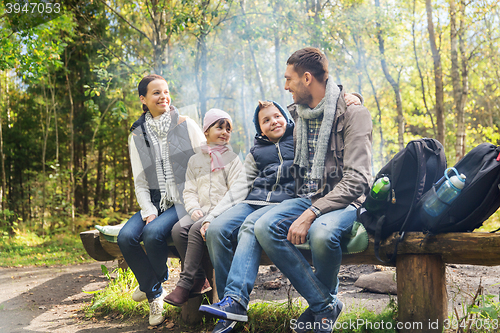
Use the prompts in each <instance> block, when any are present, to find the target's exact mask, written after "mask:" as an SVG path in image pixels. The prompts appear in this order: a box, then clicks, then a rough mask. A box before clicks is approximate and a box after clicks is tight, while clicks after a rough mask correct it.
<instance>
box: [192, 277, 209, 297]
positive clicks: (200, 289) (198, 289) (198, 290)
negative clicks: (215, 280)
mask: <svg viewBox="0 0 500 333" xmlns="http://www.w3.org/2000/svg"><path fill="white" fill-rule="evenodd" d="M210 290H212V287H211V286H210V282H208V279H206V278H205V279H196V280H194V284H193V288H191V292H190V293H189V298H192V297H196V296H198V295H203V294H204V293H208V292H209V291H210Z"/></svg>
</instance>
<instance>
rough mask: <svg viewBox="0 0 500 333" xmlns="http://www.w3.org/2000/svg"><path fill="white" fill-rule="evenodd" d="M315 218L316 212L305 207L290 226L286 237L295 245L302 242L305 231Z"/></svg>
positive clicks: (304, 238)
mask: <svg viewBox="0 0 500 333" xmlns="http://www.w3.org/2000/svg"><path fill="white" fill-rule="evenodd" d="M315 219H316V214H314V212H313V211H312V210H310V209H306V210H305V211H304V212H303V213H302V215H300V216H299V217H298V218H297V219H296V220H295V221H294V222H293V223H292V225H291V226H290V229H289V230H288V236H287V239H288V240H289V241H290V242H292V244H295V245H299V244H304V243H305V242H306V237H307V232H308V231H309V228H310V227H311V224H312V223H313V222H314V220H315Z"/></svg>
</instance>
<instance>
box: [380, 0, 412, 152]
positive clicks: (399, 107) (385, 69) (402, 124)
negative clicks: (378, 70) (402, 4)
mask: <svg viewBox="0 0 500 333" xmlns="http://www.w3.org/2000/svg"><path fill="white" fill-rule="evenodd" d="M375 6H376V7H377V8H378V9H380V1H379V0H375ZM376 24H377V39H378V49H379V51H380V55H381V59H380V63H381V65H382V70H383V72H384V76H385V78H386V79H387V81H389V83H390V85H391V87H392V90H393V91H394V95H395V97H396V110H397V114H398V144H399V149H400V150H403V149H404V133H405V119H404V116H403V101H402V100H401V92H400V89H399V78H398V82H396V80H394V78H393V77H392V75H391V73H390V72H389V68H388V67H387V63H386V61H385V47H384V37H383V36H382V29H381V27H380V23H378V22H377V23H376Z"/></svg>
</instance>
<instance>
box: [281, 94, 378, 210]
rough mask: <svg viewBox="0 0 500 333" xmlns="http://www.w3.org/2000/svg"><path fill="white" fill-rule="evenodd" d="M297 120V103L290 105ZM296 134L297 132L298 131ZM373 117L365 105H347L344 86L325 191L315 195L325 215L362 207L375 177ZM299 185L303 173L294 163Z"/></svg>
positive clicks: (315, 199) (337, 111) (327, 158)
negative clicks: (344, 209) (351, 206)
mask: <svg viewBox="0 0 500 333" xmlns="http://www.w3.org/2000/svg"><path fill="white" fill-rule="evenodd" d="M288 110H289V111H290V114H291V115H292V117H293V118H294V120H297V118H298V114H297V111H296V106H295V104H292V105H291V106H289V107H288ZM294 135H295V133H294ZM371 160H372V119H371V115H370V112H369V111H368V109H366V108H365V107H364V106H362V105H350V106H349V107H348V106H347V104H346V102H345V99H344V93H343V89H342V87H341V93H340V97H339V100H338V102H337V110H336V113H335V119H334V120H333V126H332V134H331V137H330V143H329V147H328V150H327V153H326V161H325V174H324V177H323V182H322V184H320V186H322V187H323V191H322V193H321V194H318V195H316V196H314V197H313V198H312V205H313V206H314V207H315V208H317V209H318V210H319V211H320V212H321V214H325V213H328V212H330V211H333V210H337V209H341V208H345V207H347V206H349V205H350V204H353V205H355V206H356V207H359V206H360V205H361V204H362V203H363V202H364V200H365V195H366V194H367V193H368V191H369V190H370V182H371V177H372V171H371ZM294 172H295V180H296V188H297V189H299V188H300V187H301V186H302V183H303V179H302V177H301V175H304V174H305V171H304V170H299V169H298V166H297V165H294Z"/></svg>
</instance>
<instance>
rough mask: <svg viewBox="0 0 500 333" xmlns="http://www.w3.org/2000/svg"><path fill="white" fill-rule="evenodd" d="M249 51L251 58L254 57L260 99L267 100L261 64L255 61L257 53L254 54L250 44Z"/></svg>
mask: <svg viewBox="0 0 500 333" xmlns="http://www.w3.org/2000/svg"><path fill="white" fill-rule="evenodd" d="M248 49H249V51H250V56H251V57H252V63H253V67H254V69H255V76H256V78H257V83H258V84H259V90H260V98H261V99H262V100H265V99H266V92H265V90H264V83H263V82H262V74H261V73H260V69H259V64H258V63H257V59H255V53H254V52H253V48H252V45H251V43H250V42H248Z"/></svg>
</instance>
